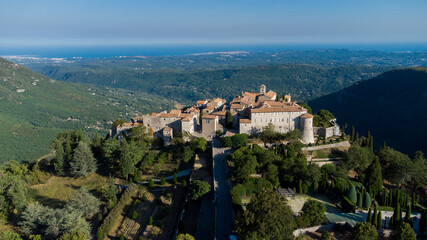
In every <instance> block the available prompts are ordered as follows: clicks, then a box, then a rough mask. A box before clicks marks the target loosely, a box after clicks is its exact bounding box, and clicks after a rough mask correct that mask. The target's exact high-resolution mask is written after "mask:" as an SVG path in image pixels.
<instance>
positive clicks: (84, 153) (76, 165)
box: [70, 142, 97, 177]
mask: <svg viewBox="0 0 427 240" xmlns="http://www.w3.org/2000/svg"><path fill="white" fill-rule="evenodd" d="M96 169H97V166H96V159H95V158H94V157H93V154H92V151H91V150H90V148H89V147H88V146H87V144H85V143H83V142H79V144H78V145H77V148H76V149H75V150H74V156H73V160H72V161H71V163H70V170H71V175H73V176H74V177H86V176H88V175H89V174H91V173H93V172H95V171H96Z"/></svg>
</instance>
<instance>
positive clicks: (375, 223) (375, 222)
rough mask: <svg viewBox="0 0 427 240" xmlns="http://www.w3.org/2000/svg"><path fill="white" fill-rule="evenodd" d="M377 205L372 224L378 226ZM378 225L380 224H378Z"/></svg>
mask: <svg viewBox="0 0 427 240" xmlns="http://www.w3.org/2000/svg"><path fill="white" fill-rule="evenodd" d="M377 217H378V216H377V207H374V213H373V214H372V220H371V224H372V225H374V226H376V225H377V221H378V220H377ZM377 227H378V226H377Z"/></svg>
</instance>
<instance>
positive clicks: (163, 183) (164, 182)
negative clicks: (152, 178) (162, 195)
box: [160, 177, 166, 185]
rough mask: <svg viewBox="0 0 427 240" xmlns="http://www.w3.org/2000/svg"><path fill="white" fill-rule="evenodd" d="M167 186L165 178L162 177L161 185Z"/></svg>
mask: <svg viewBox="0 0 427 240" xmlns="http://www.w3.org/2000/svg"><path fill="white" fill-rule="evenodd" d="M165 184H166V180H165V178H164V177H162V180H160V185H165Z"/></svg>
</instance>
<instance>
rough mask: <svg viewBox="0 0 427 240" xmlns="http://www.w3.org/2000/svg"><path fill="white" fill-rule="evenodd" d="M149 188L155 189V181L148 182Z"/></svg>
mask: <svg viewBox="0 0 427 240" xmlns="http://www.w3.org/2000/svg"><path fill="white" fill-rule="evenodd" d="M148 186H149V187H154V182H153V179H151V178H150V180H148Z"/></svg>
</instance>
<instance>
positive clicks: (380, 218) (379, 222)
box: [377, 211, 383, 229]
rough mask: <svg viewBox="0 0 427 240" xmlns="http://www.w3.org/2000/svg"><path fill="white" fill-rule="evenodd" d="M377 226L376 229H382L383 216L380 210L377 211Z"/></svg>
mask: <svg viewBox="0 0 427 240" xmlns="http://www.w3.org/2000/svg"><path fill="white" fill-rule="evenodd" d="M377 221H378V222H377V228H378V229H382V228H383V216H382V214H381V211H379V212H378V217H377Z"/></svg>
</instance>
